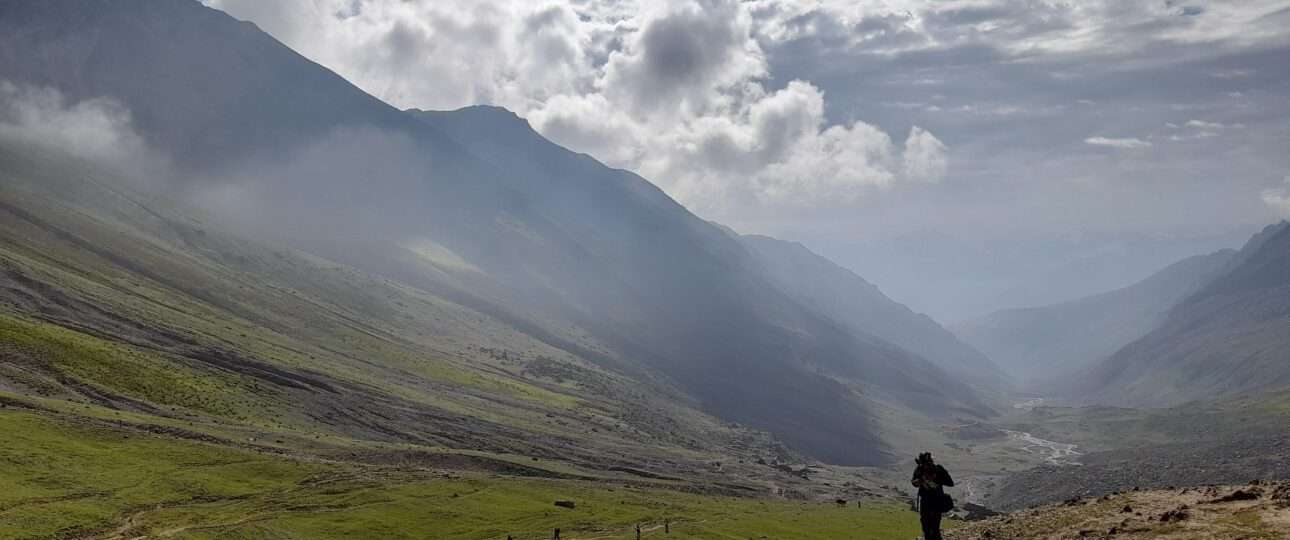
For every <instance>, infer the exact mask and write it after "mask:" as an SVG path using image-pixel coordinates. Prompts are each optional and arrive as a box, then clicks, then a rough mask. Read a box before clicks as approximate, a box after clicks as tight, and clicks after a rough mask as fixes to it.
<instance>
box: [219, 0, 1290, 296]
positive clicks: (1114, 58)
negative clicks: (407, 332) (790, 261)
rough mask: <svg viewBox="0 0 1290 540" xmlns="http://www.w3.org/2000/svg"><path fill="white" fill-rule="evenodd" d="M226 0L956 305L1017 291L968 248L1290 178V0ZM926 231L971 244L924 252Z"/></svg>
mask: <svg viewBox="0 0 1290 540" xmlns="http://www.w3.org/2000/svg"><path fill="white" fill-rule="evenodd" d="M203 1H204V2H206V3H207V4H208V5H214V6H216V7H221V8H224V9H227V10H228V11H229V12H230V13H231V14H232V15H234V16H236V17H239V18H244V19H250V20H252V21H254V22H256V23H257V24H259V25H260V26H261V27H263V28H265V29H266V30H268V31H269V32H270V33H272V34H273V35H274V36H275V37H277V38H278V39H280V40H282V41H283V42H285V43H286V44H287V45H289V46H291V47H292V48H294V49H296V50H297V51H300V52H301V53H302V54H304V55H305V56H307V57H309V58H311V59H313V60H315V61H317V62H319V63H321V64H323V65H325V66H327V67H328V68H331V69H333V70H335V71H336V72H338V73H339V74H341V75H342V76H344V77H345V78H347V79H349V80H350V81H353V82H354V83H355V84H357V85H358V86H359V87H361V88H363V89H364V90H366V91H368V92H370V93H372V94H373V95H375V96H377V97H379V98H381V99H383V100H386V101H387V102H390V103H392V104H394V105H396V106H399V107H418V108H429V109H452V108H457V107H461V106H465V105H469V104H475V103H490V104H494V105H501V106H504V107H507V108H509V109H511V110H513V111H515V112H517V113H519V114H520V115H521V116H524V117H526V118H528V119H529V121H530V123H531V124H532V125H533V126H534V128H535V129H537V130H538V131H539V132H541V133H542V134H543V135H545V136H547V137H549V138H551V139H552V140H554V141H556V142H558V143H560V144H563V145H565V146H568V147H569V148H571V149H574V150H577V151H581V152H586V153H589V154H591V155H592V156H593V157H595V158H597V159H600V160H601V161H604V162H606V163H608V164H610V165H612V166H616V167H622V168H626V169H630V170H632V171H635V172H638V173H640V174H642V175H643V176H644V177H646V178H647V179H649V180H650V181H652V182H654V183H655V184H657V185H659V186H660V187H662V188H663V189H665V190H666V191H667V192H668V193H669V194H670V195H672V196H673V197H675V198H677V199H679V200H680V201H681V202H682V203H684V204H685V205H686V206H688V207H690V208H691V209H693V210H696V211H697V212H698V213H700V214H701V215H703V216H704V217H707V218H710V219H716V220H720V221H723V222H726V223H727V224H730V225H732V226H735V227H736V228H739V229H741V230H744V231H748V232H761V233H766V234H772V235H779V236H782V237H786V238H793V239H797V240H802V241H804V242H806V243H807V244H809V245H812V247H817V248H819V249H820V250H821V251H823V252H825V253H826V254H828V255H830V256H833V257H835V258H837V259H839V260H841V261H842V262H849V263H851V264H852V266H853V267H854V268H855V269H857V270H859V271H860V272H861V273H863V274H865V275H866V276H869V275H870V273H872V275H873V277H875V278H876V279H877V280H878V281H879V282H881V283H882V284H883V286H884V288H885V289H887V290H890V291H891V292H892V293H893V294H894V296H896V297H897V298H902V299H903V298H917V299H922V300H926V302H927V303H926V304H922V305H921V306H915V307H923V308H926V309H928V310H931V311H933V312H936V313H939V314H945V313H947V312H949V311H954V309H951V308H946V306H948V305H950V304H955V303H961V302H960V301H959V300H956V299H955V298H957V297H959V296H961V295H960V294H959V293H960V292H961V290H948V289H945V288H941V289H934V288H933V287H932V286H931V285H929V284H932V283H935V282H937V281H943V282H946V283H948V282H953V281H955V280H966V281H968V282H970V283H971V284H972V286H973V287H977V286H979V294H980V295H981V297H982V298H986V297H988V298H990V299H991V300H989V302H997V301H999V300H998V299H999V298H1005V297H1007V294H1006V293H1008V291H1006V290H999V289H997V288H994V287H995V286H994V285H990V284H998V283H1001V282H1002V281H1003V280H1002V279H1000V278H999V277H998V268H997V266H998V265H1000V264H1002V263H1000V262H999V260H998V258H997V257H992V256H982V257H981V258H979V260H977V259H974V258H973V257H968V256H958V255H957V252H956V251H955V250H956V249H958V248H957V247H956V246H959V245H962V244H963V243H964V242H969V241H970V242H980V243H981V244H982V245H983V246H988V247H989V246H992V247H990V249H1002V248H1000V246H1008V245H1015V244H1017V243H1018V242H1025V241H1028V240H1034V241H1037V242H1041V243H1048V240H1047V239H1044V238H1039V237H1042V236H1044V235H1051V236H1054V237H1060V236H1061V235H1065V234H1067V233H1068V232H1069V231H1071V230H1075V229H1081V228H1093V229H1098V230H1101V231H1105V232H1107V234H1126V235H1132V234H1139V235H1143V236H1145V237H1151V238H1165V237H1169V236H1170V235H1184V236H1188V237H1192V238H1200V237H1212V235H1213V234H1217V232H1220V231H1221V232H1230V231H1232V230H1238V229H1241V228H1242V227H1251V226H1253V225H1252V222H1253V221H1256V220H1258V219H1261V218H1260V217H1259V213H1258V212H1251V211H1250V207H1251V206H1262V203H1261V202H1260V201H1258V200H1257V199H1255V198H1254V197H1251V194H1254V195H1260V194H1261V191H1262V190H1263V189H1265V188H1267V187H1268V186H1266V185H1265V179H1266V178H1267V177H1268V174H1270V171H1283V170H1286V167H1287V166H1290V154H1287V153H1286V152H1284V148H1283V147H1284V144H1279V143H1282V141H1285V140H1287V137H1290V132H1287V128H1286V126H1287V125H1290V122H1288V120H1290V101H1288V100H1286V99H1285V97H1286V88H1287V83H1290V72H1287V71H1286V70H1285V69H1284V64H1285V58H1286V55H1287V54H1290V33H1287V32H1285V31H1284V29H1285V28H1286V25H1287V24H1290V10H1287V9H1285V8H1286V7H1287V4H1286V0H1239V1H1238V0H1211V1H1206V2H1182V1H1178V2H1129V3H1125V2H1119V1H1114V0H1089V1H1081V2H1052V1H1044V2H1033V1H1030V0H970V1H968V0H964V1H957V0H956V1H952V2H950V1H939V0H859V1H849V0H740V1H735V0H660V1H657V2H643V1H638V0H604V1H596V2H588V1H582V0H578V1H574V0H547V1H544V2H530V1H526V0H440V1H436V2H424V1H404V0H361V1H355V0H281V1H278V2H253V1H250V0H203ZM1188 6H1199V7H1203V8H1204V9H1203V11H1198V10H1189V11H1190V13H1191V14H1190V15H1185V14H1184V8H1185V7H1188ZM1180 115H1185V116H1180ZM1189 120H1196V121H1197V122H1201V123H1204V125H1198V124H1192V125H1187V124H1188V121H1189ZM1167 122H1169V123H1173V124H1174V126H1176V127H1173V126H1170V127H1168V128H1166V127H1163V125H1164V124H1166V123H1167ZM1220 124H1221V125H1222V127H1221V128H1219V127H1218V125H1220ZM1237 129H1240V130H1241V131H1239V132H1238V131H1236V130H1237ZM1114 134H1131V135H1133V136H1132V137H1115V136H1113V135H1114ZM1175 137H1176V138H1178V141H1179V142H1176V143H1175V142H1171V139H1173V138H1175ZM1201 145H1203V149H1204V152H1203V153H1202V152H1198V151H1197V150H1199V149H1200V148H1199V147H1200V146H1201ZM1094 147H1097V148H1099V149H1104V151H1089V149H1091V148H1094ZM1126 157H1131V158H1132V159H1125V158H1126ZM1035 178H1044V179H1046V180H1048V181H1044V182H1036V181H1032V180H1033V179H1035ZM936 179H942V181H940V182H933V181H934V180H936ZM945 179H952V180H953V181H944V180H945ZM1216 179H1222V180H1221V181H1218V180H1216ZM1165 189H1168V190H1170V192H1171V194H1172V196H1171V197H1169V198H1167V199H1168V200H1165V199H1166V198H1161V197H1160V196H1159V193H1161V191H1162V190H1165ZM999 193H1007V194H1008V196H1007V197H999V196H998V194H999ZM1053 201H1060V203H1061V204H1060V205H1055V203H1054V202H1053ZM1017 224H1024V226H1022V227H1018V226H1017ZM908 231H950V232H952V233H953V234H960V235H962V237H961V238H956V239H955V241H954V242H948V243H946V244H944V245H943V246H942V247H939V248H935V249H930V248H929V249H921V248H920V250H918V251H917V253H913V252H909V253H906V252H902V251H900V249H901V248H900V247H899V246H904V245H914V244H918V245H923V243H918V242H902V241H899V238H900V237H901V235H902V234H904V233H906V232H908ZM1206 235H1210V236H1206ZM1022 236H1024V237H1026V238H1019V237H1022ZM1031 237H1034V238H1031ZM828 246H833V248H832V250H830V248H829V247H828ZM864 246H896V247H888V248H882V249H879V248H878V247H872V249H870V250H869V251H864V250H865V249H869V248H866V247H864ZM1213 247H1215V246H1213V245H1208V244H1207V245H1204V246H1203V248H1204V249H1211V248H1213ZM937 250H939V252H936V251H937ZM1144 251H1150V250H1144ZM982 252H983V253H984V252H985V251H984V250H983V251H982ZM860 254H862V255H860ZM853 255H854V256H853ZM1179 255H1180V256H1181V255H1182V253H1179ZM931 260H935V261H936V262H935V263H932V264H929V263H928V261H931ZM974 260H976V262H983V263H982V264H980V265H979V266H978V267H973V266H971V264H972V263H973V262H974ZM1163 262H1164V261H1160V260H1153V262H1151V264H1150V265H1156V264H1157V263H1163ZM1008 263H1009V264H1010V265H1012V266H1015V267H1018V268H1020V267H1026V268H1039V267H1041V266H1045V265H1046V264H1048V262H1047V261H1045V262H1044V264H1037V263H1035V262H1034V260H1022V259H1021V258H1018V259H1017V260H1013V261H1008ZM1150 265H1148V266H1150ZM884 269H887V270H890V271H887V272H883V270H884ZM1103 284H1104V285H1105V284H1106V283H1103ZM999 286H1000V287H1001V286H1002V285H999ZM1064 290H1065V291H1066V292H1068V293H1069V294H1072V295H1073V294H1076V293H1079V292H1094V290H1093V289H1084V290H1082V291H1081V290H1080V289H1079V287H1078V286H1076V285H1072V286H1071V287H1070V288H1068V289H1064ZM982 306H985V304H982V305H981V306H978V307H982ZM961 307H962V306H960V308H961ZM986 307H994V308H1001V307H1007V306H1005V305H1000V304H991V305H990V306H986ZM942 308H944V309H942ZM976 309H977V307H973V308H972V310H976ZM982 309H984V307H982ZM972 314H973V313H964V312H961V311H960V312H958V313H957V314H956V316H967V315H972Z"/></svg>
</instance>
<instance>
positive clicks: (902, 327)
mask: <svg viewBox="0 0 1290 540" xmlns="http://www.w3.org/2000/svg"><path fill="white" fill-rule="evenodd" d="M739 238H740V240H741V241H742V242H743V244H744V245H745V246H748V248H749V249H750V250H752V252H753V253H755V254H756V255H758V257H759V258H760V260H761V263H762V264H763V265H764V266H765V267H766V269H767V270H769V272H770V274H771V276H773V277H774V278H775V279H776V281H777V282H778V283H779V285H780V286H781V287H783V288H784V290H786V291H788V292H789V293H790V294H792V295H793V296H794V297H796V298H797V299H798V300H800V301H801V302H803V303H805V304H806V305H808V306H810V307H812V308H814V309H816V310H819V311H820V312H821V313H824V314H826V315H828V316H829V317H831V318H832V319H833V320H835V321H837V322H839V323H841V324H843V325H844V326H845V327H846V328H848V329H849V330H851V331H852V332H854V333H856V334H860V335H866V334H867V335H871V336H874V337H876V338H878V339H879V340H882V341H886V342H889V343H892V344H894V345H897V346H899V347H901V348H904V349H905V350H908V351H910V352H913V353H914V354H917V355H919V356H922V357H923V358H927V359H928V360H931V361H932V362H934V363H936V364H937V365H938V366H940V367H941V368H943V369H945V370H947V371H949V372H950V373H953V374H954V375H956V376H958V377H962V378H964V379H967V380H971V381H974V382H976V383H978V384H981V385H985V386H989V387H996V388H1004V387H1006V386H1008V384H1009V377H1008V376H1007V375H1006V374H1005V373H1004V372H1003V371H1001V370H1000V369H999V367H998V366H997V365H995V363H994V362H992V361H990V359H989V358H986V356H985V355H983V354H981V352H979V351H977V350H976V349H973V348H972V347H971V346H969V345H967V344H965V343H963V342H962V341H960V340H959V338H957V337H956V336H955V335H954V334H953V333H951V332H950V331H948V330H946V329H945V328H944V327H942V326H941V325H940V324H938V323H937V322H936V321H934V320H932V318H931V317H928V316H927V315H923V314H921V313H915V312H914V311H913V310H911V309H909V307H907V306H905V305H904V304H901V303H899V302H896V301H894V300H892V299H891V298H888V297H887V295H885V294H883V292H882V291H881V290H879V289H878V287H877V286H875V285H874V284H872V283H869V282H868V281H866V280H865V279H864V278H863V277H860V276H858V275H856V274H855V272H852V271H850V270H847V269H846V268H843V267H841V266H839V265H838V264H836V263H834V262H833V261H830V260H828V259H827V258H824V257H822V256H820V255H818V254H816V253H814V252H812V251H811V250H809V249H807V248H806V246H803V245H802V244H799V243H797V242H786V241H783V240H778V239H775V238H771V237H768V236H761V235H744V236H740V237H739Z"/></svg>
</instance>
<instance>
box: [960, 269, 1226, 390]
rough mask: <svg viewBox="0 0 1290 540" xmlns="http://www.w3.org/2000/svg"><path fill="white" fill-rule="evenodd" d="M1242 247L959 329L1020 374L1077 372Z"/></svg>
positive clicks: (1145, 325)
mask: <svg viewBox="0 0 1290 540" xmlns="http://www.w3.org/2000/svg"><path fill="white" fill-rule="evenodd" d="M1234 253H1235V251H1234V250H1224V251H1219V252H1215V253H1211V254H1209V255H1197V256H1195V257H1189V258H1187V259H1184V260H1182V261H1179V262H1177V263H1174V264H1172V265H1170V266H1168V267H1167V268H1165V269H1163V270H1161V271H1159V272H1157V273H1155V274H1152V275H1151V276H1149V277H1147V278H1146V279H1144V280H1142V281H1140V282H1138V283H1135V284H1133V285H1129V286H1127V287H1124V288H1121V289H1117V290H1114V291H1110V292H1106V293H1102V294H1097V295H1093V296H1089V297H1086V298H1081V299H1079V300H1073V301H1070V302H1063V303H1060V304H1053V305H1049V306H1039V307H1030V308H1018V309H1007V310H1003V311H997V312H995V313H991V314H989V315H987V316H985V317H982V318H980V319H976V320H973V321H969V322H965V323H961V324H958V325H955V327H954V330H955V332H956V333H957V334H958V335H959V336H961V337H962V338H963V340H964V341H967V342H968V343H971V344H972V345H974V346H976V347H977V348H978V349H980V350H981V351H984V352H985V353H986V354H987V355H989V356H990V358H991V359H993V360H994V361H995V362H998V363H999V365H1001V366H1003V367H1004V369H1006V370H1007V371H1008V372H1009V373H1012V374H1014V375H1016V376H1017V377H1018V378H1020V379H1023V380H1027V381H1030V382H1038V381H1042V380H1044V379H1048V378H1052V377H1054V376H1058V375H1065V374H1070V373H1073V372H1075V371H1077V370H1079V369H1081V368H1085V367H1087V366H1090V365H1092V364H1093V363H1095V362H1097V361H1099V360H1101V359H1104V358H1106V357H1107V356H1110V355H1111V354H1112V353H1114V352H1115V351H1117V350H1119V349H1120V347H1123V346H1124V345H1126V344H1128V343H1129V342H1131V341H1133V340H1135V339H1137V338H1139V337H1142V336H1143V335H1144V334H1146V333H1147V332H1149V331H1151V330H1152V329H1154V328H1155V327H1156V326H1157V325H1158V324H1160V322H1161V321H1163V320H1164V318H1165V316H1166V314H1168V312H1169V310H1170V308H1172V307H1174V305H1176V304H1178V302H1180V301H1182V299H1183V298H1186V297H1187V296H1188V295H1190V294H1192V293H1194V292H1196V290H1197V289H1198V288H1200V287H1201V286H1203V285H1204V284H1205V283H1208V282H1209V281H1210V280H1212V279H1214V277H1215V276H1216V275H1217V274H1218V273H1219V272H1221V271H1222V270H1223V269H1224V268H1225V266H1226V265H1227V264H1228V262H1229V261H1230V260H1231V259H1232V257H1233V255H1234Z"/></svg>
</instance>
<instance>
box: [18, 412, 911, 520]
mask: <svg viewBox="0 0 1290 540" xmlns="http://www.w3.org/2000/svg"><path fill="white" fill-rule="evenodd" d="M0 399H3V401H4V404H5V407H4V409H0V431H3V432H4V433H5V434H6V436H5V437H4V438H2V439H0V461H3V462H4V463H5V474H4V475H3V477H0V537H4V538H13V539H27V538H31V539H36V538H72V537H76V538H136V537H141V536H149V537H153V536H155V537H162V538H301V539H304V538H309V539H314V538H355V537H372V536H374V535H379V536H380V537H383V538H418V539H421V538H480V539H483V538H505V537H506V535H514V536H515V537H516V538H546V537H549V535H550V532H551V530H552V529H554V528H557V527H558V528H561V529H562V537H563V538H571V539H578V538H604V539H610V538H632V537H634V527H635V525H636V524H638V523H640V524H642V525H643V528H644V529H645V531H646V532H647V534H646V536H661V534H662V530H661V526H663V524H664V523H670V525H669V529H670V530H671V535H670V536H669V537H674V538H746V537H754V536H755V537H762V536H765V537H767V538H822V539H823V538H841V537H863V538H874V539H881V538H909V537H910V535H912V534H914V529H915V528H916V524H915V520H913V519H912V518H911V516H912V514H910V513H909V512H908V511H907V510H904V509H901V508H899V507H897V506H894V505H890V504H881V503H878V504H870V505H868V506H866V507H864V508H862V509H857V508H855V507H854V506H852V507H847V508H838V507H836V506H834V505H832V504H821V503H803V502H786V501H779V502H774V501H761V500H755V499H737V498H725V497H713V496H699V495H692V494H684V493H680V492H675V491H666V490H660V489H650V488H642V487H632V486H614V485H612V484H609V485H607V484H605V483H599V482H595V483H593V482H588V481H583V480H554V479H524V478H507V477H499V476H497V475H493V474H483V473H472V472H453V471H445V470H436V469H429V468H411V467H389V466H359V465H355V464H347V463H335V462H324V461H319V460H302V459H291V458H288V457H284V456H280V455H274V454H269V453H265V452H257V451H251V450H245V449H235V448H229V447H227V446H221V445H214V444H210V443H207V442H199V441H191V440H182V439H177V438H174V437H172V436H168V435H166V434H156V433H150V432H148V431H145V430H141V429H138V428H137V426H135V425H133V424H131V423H129V422H125V423H118V424H114V423H112V422H111V421H109V420H105V419H99V418H95V417H93V416H84V415H82V414H77V413H75V412H70V411H66V412H63V411H53V410H38V409H33V408H32V407H36V406H38V405H36V404H35V403H31V402H27V401H24V400H20V399H15V398H14V397H13V396H0ZM82 412H84V411H82ZM96 412H97V413H98V414H105V413H106V414H109V415H110V412H109V411H106V410H104V411H96ZM556 500H572V501H574V502H575V503H576V508H574V509H565V508H558V507H555V506H554V504H553V503H554V501H556Z"/></svg>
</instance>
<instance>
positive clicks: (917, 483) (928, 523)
mask: <svg viewBox="0 0 1290 540" xmlns="http://www.w3.org/2000/svg"><path fill="white" fill-rule="evenodd" d="M914 463H915V464H916V465H917V466H916V467H915V468H914V477H913V479H911V480H910V483H912V484H914V487H917V488H918V520H919V522H921V523H922V525H923V540H941V514H943V513H945V512H949V511H950V510H953V509H954V499H953V498H951V497H950V496H949V495H948V494H946V493H945V488H946V487H952V486H954V479H953V478H950V473H949V471H947V470H945V467H942V466H940V465H937V464H936V462H935V461H932V453H931V452H923V453H921V454H919V455H918V458H917V459H915V460H914Z"/></svg>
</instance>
